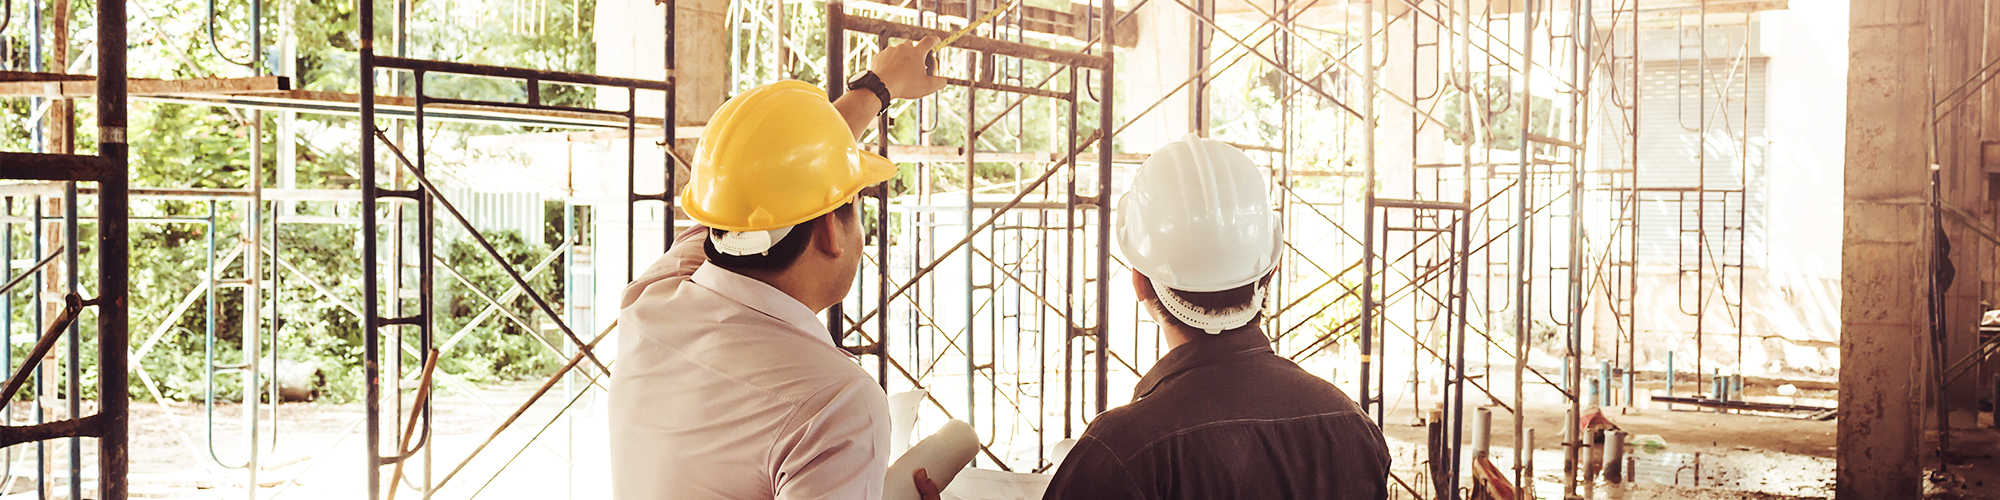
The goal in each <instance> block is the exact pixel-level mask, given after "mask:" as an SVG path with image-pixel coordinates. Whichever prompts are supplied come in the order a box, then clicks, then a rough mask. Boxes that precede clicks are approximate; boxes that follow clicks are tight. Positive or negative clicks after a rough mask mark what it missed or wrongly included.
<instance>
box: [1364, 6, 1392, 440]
mask: <svg viewBox="0 0 2000 500" xmlns="http://www.w3.org/2000/svg"><path fill="white" fill-rule="evenodd" d="M1361 11H1362V12H1364V13H1365V14H1364V15H1362V16H1361V124H1362V125H1361V210H1362V214H1361V227H1362V232H1361V263H1362V266H1361V271H1362V272H1361V406H1362V411H1364V412H1365V411H1367V409H1368V405H1369V404H1370V403H1373V404H1374V405H1375V422H1376V423H1377V424H1380V423H1381V422H1382V418H1383V417H1384V416H1385V415H1384V413H1385V408H1384V406H1385V405H1386V404H1387V403H1386V402H1385V401H1384V399H1385V398H1384V397H1381V396H1377V395H1374V394H1373V393H1371V392H1369V385H1368V384H1369V382H1370V380H1369V376H1370V375H1372V374H1374V372H1371V371H1369V370H1368V367H1369V365H1370V364H1372V362H1373V359H1374V358H1373V357H1374V355H1375V120H1376V116H1375V83H1376V82H1375V2H1374V0H1363V1H1362V2H1361ZM1384 350H1385V351H1386V349H1384ZM1383 392H1384V393H1385V394H1386V392H1387V391H1383Z"/></svg>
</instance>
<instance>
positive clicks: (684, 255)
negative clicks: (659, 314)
mask: <svg viewBox="0 0 2000 500" xmlns="http://www.w3.org/2000/svg"><path fill="white" fill-rule="evenodd" d="M707 240H708V226H704V225H701V224H696V225H695V226H694V227H691V228H688V229H687V230H686V231H681V234H678V235H675V236H674V244H673V246H670V247H667V253H665V254H662V255H660V259H659V260H655V261H653V265H652V266H651V267H648V268H646V272H644V273H641V274H640V275H639V278H638V279H635V280H632V283H630V284H627V285H625V293H624V297H622V298H621V300H620V301H619V303H618V307H620V308H623V307H628V306H631V305H632V302H634V301H637V300H639V295H641V294H644V293H645V292H646V286H647V285H651V284H653V283H655V282H658V281H660V280H665V279H671V278H685V277H688V276H693V275H694V271H695V270H696V269H700V268H701V265H702V264H703V263H707V262H708V252H707V251H706V250H705V249H704V248H703V242H706V241H707Z"/></svg>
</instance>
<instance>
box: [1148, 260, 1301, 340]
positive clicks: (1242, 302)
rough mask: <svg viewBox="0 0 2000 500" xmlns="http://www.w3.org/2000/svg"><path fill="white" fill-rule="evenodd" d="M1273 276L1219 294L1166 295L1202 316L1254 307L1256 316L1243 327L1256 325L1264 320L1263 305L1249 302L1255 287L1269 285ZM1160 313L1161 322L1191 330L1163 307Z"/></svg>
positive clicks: (1268, 295)
mask: <svg viewBox="0 0 2000 500" xmlns="http://www.w3.org/2000/svg"><path fill="white" fill-rule="evenodd" d="M1275 275H1276V274H1275V273H1273V274H1266V275H1264V277H1263V278H1258V279H1257V281H1255V282H1251V283H1250V284H1248V285H1243V286H1239V287H1236V288H1231V289H1228V290H1223V291H1219V292H1188V291H1182V290H1173V289H1168V290H1167V293H1171V294H1174V296H1176V297H1180V298H1181V300H1182V301H1184V302H1187V304H1188V305H1189V306H1192V307H1191V308H1192V309H1194V310H1195V312H1198V313H1202V314H1220V313H1223V312H1226V311H1231V310H1236V309H1240V308H1243V307H1256V308H1257V315H1256V316H1253V317H1251V318H1250V321H1249V322H1247V323H1244V325H1245V326H1248V325H1255V324H1257V322H1259V321H1263V320H1264V312H1263V309H1264V308H1263V306H1264V305H1263V304H1251V303H1250V300H1251V299H1255V298H1257V287H1259V286H1266V285H1269V284H1270V282H1271V277H1272V276H1275ZM1156 291H1157V290H1156ZM1269 298H1270V292H1269V291H1268V290H1267V291H1265V299H1266V300H1268V299H1269ZM1166 299H1167V298H1166V297H1161V298H1160V300H1166ZM1160 313H1161V314H1160V316H1161V319H1162V320H1163V321H1166V322H1167V323H1168V324H1171V325H1175V326H1180V327H1184V328H1193V327H1191V326H1188V324H1187V323H1186V322H1183V321H1181V319H1180V318H1179V317H1175V316H1174V315H1173V314H1171V313H1167V312H1166V310H1165V308H1164V307H1163V308H1161V311H1160Z"/></svg>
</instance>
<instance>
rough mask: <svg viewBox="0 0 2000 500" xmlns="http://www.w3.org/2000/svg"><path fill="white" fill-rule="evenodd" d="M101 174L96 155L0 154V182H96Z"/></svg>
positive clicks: (102, 166)
mask: <svg viewBox="0 0 2000 500" xmlns="http://www.w3.org/2000/svg"><path fill="white" fill-rule="evenodd" d="M103 171H104V159H103V158H101V157H97V156H88V155H59V154H48V153H11V152H0V179H18V180H30V181H84V182H97V176H98V175H99V173H100V172H103Z"/></svg>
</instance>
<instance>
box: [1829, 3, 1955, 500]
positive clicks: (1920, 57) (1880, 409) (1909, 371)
mask: <svg viewBox="0 0 2000 500" xmlns="http://www.w3.org/2000/svg"><path fill="white" fill-rule="evenodd" d="M1928 3H1929V2H1928V1H1910V0H1854V1H1853V3H1852V4H1850V8H1851V9H1852V12H1851V35H1850V38H1849V47H1850V49H1849V50H1850V51H1849V55H1850V57H1849V69H1848V87H1847V88H1848V94H1847V96H1848V97H1847V117H1848V124H1847V152H1846V157H1847V162H1846V167H1845V171H1846V172H1845V176H1844V177H1845V185H1844V187H1843V191H1844V196H1843V208H1844V210H1845V216H1846V218H1845V220H1846V225H1845V228H1844V230H1843V242H1842V245H1841V246H1842V248H1841V306H1840V320H1841V336H1840V417H1839V418H1840V422H1839V433H1840V434H1839V437H1838V443H1839V449H1838V451H1837V452H1836V460H1837V467H1836V470H1835V473H1834V475H1835V478H1836V482H1835V485H1834V496H1835V498H1838V499H1841V500H1850V499H1916V498H1920V497H1921V496H1922V492H1923V491H1922V487H1923V468H1922V465H1921V460H1920V458H1919V453H1918V450H1919V449H1920V448H1919V447H1920V443H1921V442H1923V432H1922V431H1923V421H1922V419H1923V417H1924V415H1925V414H1926V412H1925V405H1924V401H1923V394H1924V392H1925V391H1924V387H1925V386H1926V385H1928V384H1927V382H1926V381H1927V377H1928V374H1927V372H1925V368H1926V365H1927V364H1928V363H1926V362H1925V361H1924V358H1925V357H1926V356H1927V351H1926V350H1925V349H1926V347H1925V340H1926V338H1927V337H1928V332H1927V325H1928V320H1927V319H1926V316H1927V314H1926V311H1927V310H1928V303H1927V301H1926V300H1925V297H1926V296H1927V294H1928V293H1929V290H1928V289H1927V282H1926V275H1927V274H1928V273H1929V266H1930V262H1929V259H1928V258H1927V256H1926V255H1927V252H1928V251H1929V249H1930V243H1929V240H1930V231H1928V230H1926V228H1927V227H1928V226H1929V224H1930V223H1931V220H1930V216H1929V213H1930V210H1929V207H1928V206H1927V200H1928V199H1929V182H1930V181H1929V179H1930V171H1929V161H1928V157H1927V151H1928V149H1927V148H1928V146H1929V141H1930V122H1929V119H1928V116H1927V113H1925V110H1926V109H1927V106H1929V104H1930V99H1929V97H1930V96H1929V93H1928V91H1927V88H1928V82H1927V81H1926V75H1927V71H1928V68H1927V65H1928V64H1929V61H1928V56H1929V53H1930V45H1929V36H1930V33H1929V32H1928V28H1929V26H1928V21H1927V18H1926V17H1925V16H1926V10H1925V7H1926V4H1928Z"/></svg>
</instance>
